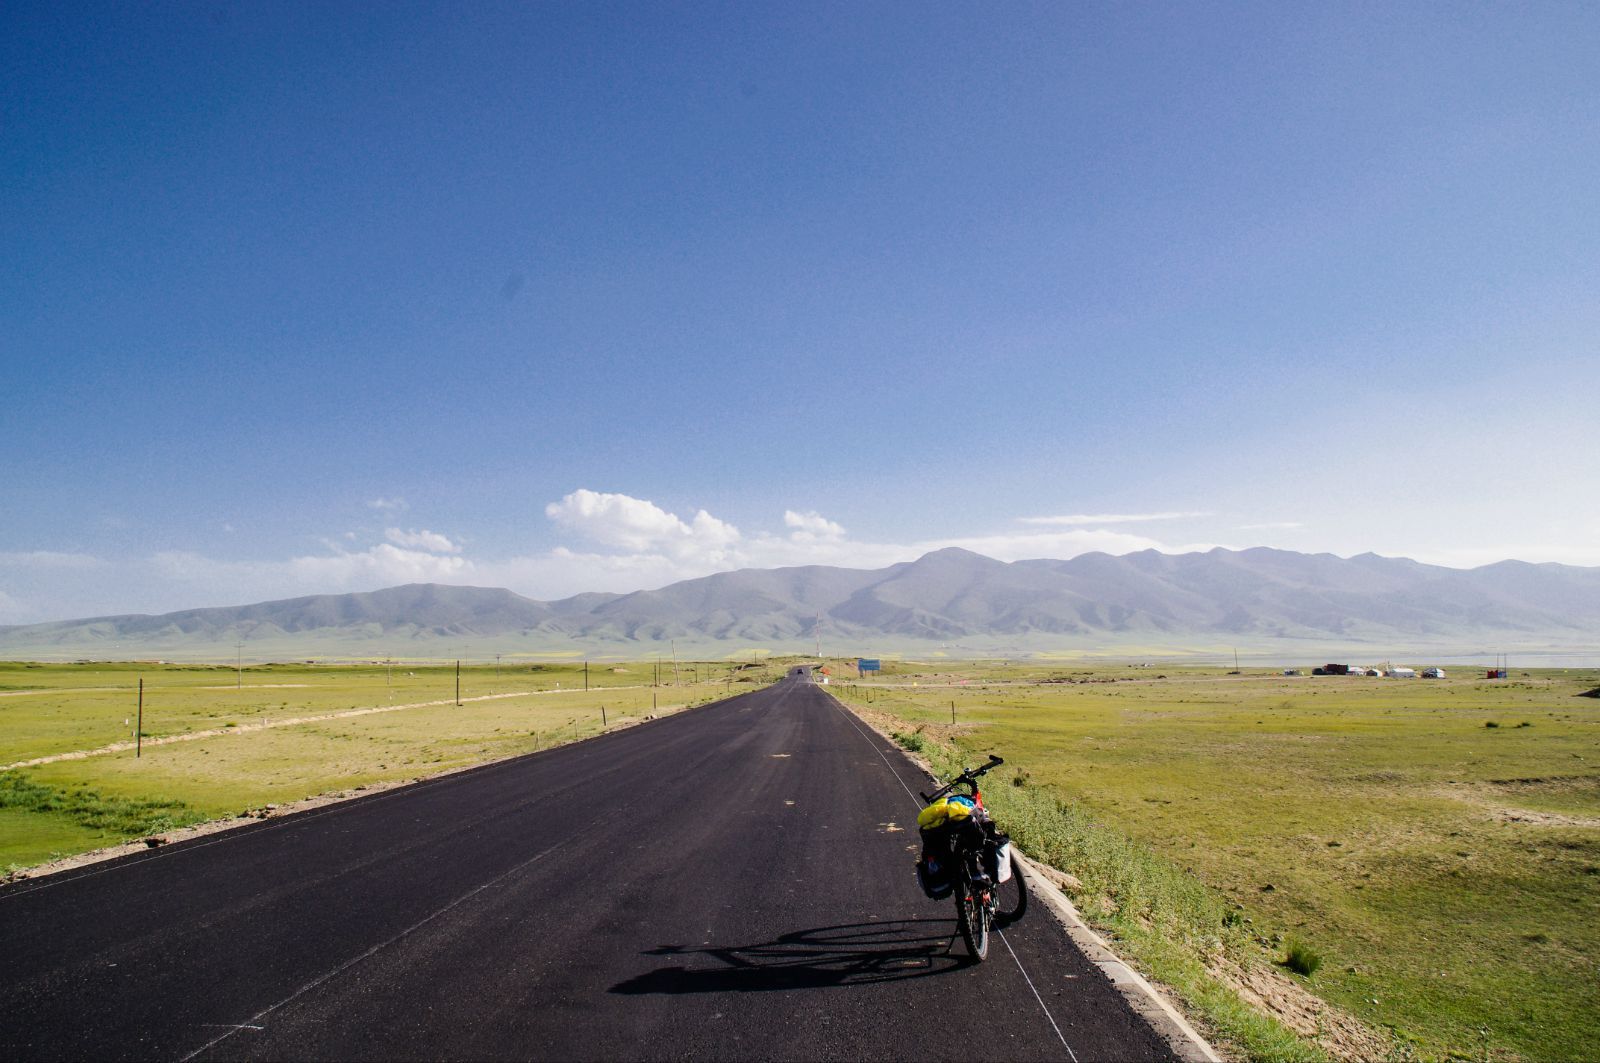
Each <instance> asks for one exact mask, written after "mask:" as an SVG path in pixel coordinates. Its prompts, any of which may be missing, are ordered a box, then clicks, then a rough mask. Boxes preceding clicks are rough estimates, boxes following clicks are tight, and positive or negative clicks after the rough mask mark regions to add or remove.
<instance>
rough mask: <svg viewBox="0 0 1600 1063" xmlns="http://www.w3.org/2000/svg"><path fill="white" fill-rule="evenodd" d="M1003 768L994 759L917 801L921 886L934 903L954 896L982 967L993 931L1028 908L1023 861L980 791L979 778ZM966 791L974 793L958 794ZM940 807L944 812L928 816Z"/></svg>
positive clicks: (972, 951)
mask: <svg viewBox="0 0 1600 1063" xmlns="http://www.w3.org/2000/svg"><path fill="white" fill-rule="evenodd" d="M1004 763H1005V761H1004V760H1002V759H1001V758H999V757H997V756H994V755H993V754H991V755H990V757H989V762H988V763H987V764H985V765H983V766H982V767H979V768H966V769H964V770H963V771H962V772H961V774H960V775H957V776H956V777H955V778H954V779H952V780H950V782H948V783H946V784H945V785H944V786H941V787H940V788H939V789H937V790H935V791H934V792H933V793H931V794H918V795H917V796H919V797H921V798H922V802H923V804H924V805H925V806H927V807H926V808H924V809H923V811H922V813H921V814H920V815H919V816H918V818H917V826H918V827H919V828H921V832H922V844H923V851H922V856H921V858H920V859H919V860H918V861H917V881H918V883H919V884H920V885H921V886H922V891H923V892H924V893H925V894H926V895H927V896H928V897H930V898H933V899H934V900H940V899H943V898H944V897H946V896H950V895H954V897H955V900H956V927H957V929H959V930H960V932H961V939H962V940H963V941H964V942H965V943H966V946H967V952H968V953H969V954H970V955H971V956H972V958H973V960H974V961H976V962H980V963H981V962H982V961H983V960H984V958H985V957H987V956H988V955H989V931H990V929H991V928H992V929H995V930H999V929H1002V928H1003V927H1006V926H1009V925H1010V924H1012V923H1014V922H1016V921H1017V920H1018V919H1021V918H1022V915H1023V913H1024V912H1025V911H1027V908H1028V888H1027V885H1026V884H1025V883H1024V881H1023V878H1022V862H1021V859H1020V858H1019V857H1018V856H1017V854H1016V853H1015V852H1013V851H1012V850H1011V839H1010V838H1009V837H1008V836H1006V835H1005V834H1002V833H1000V831H999V830H998V829H996V827H995V825H994V820H993V819H992V818H990V816H989V813H988V811H987V810H986V809H985V808H984V807H983V794H982V793H981V792H980V791H979V789H978V778H979V776H982V775H985V774H987V773H988V772H990V771H992V770H994V769H995V768H997V767H999V766H1000V765H1001V764H1004ZM963 786H964V787H966V788H967V790H969V791H970V793H966V794H963V793H960V792H958V788H959V787H963ZM938 805H943V806H944V808H943V811H942V812H941V813H936V814H934V815H932V816H930V815H929V811H930V810H931V809H933V808H935V806H938ZM925 819H926V820H927V821H928V822H927V823H926V824H925V823H924V820H925Z"/></svg>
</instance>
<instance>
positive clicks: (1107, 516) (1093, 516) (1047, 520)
mask: <svg viewBox="0 0 1600 1063" xmlns="http://www.w3.org/2000/svg"><path fill="white" fill-rule="evenodd" d="M1209 516H1211V514H1210V513H1206V512H1199V511H1193V510H1186V511H1181V512H1180V511H1172V512H1167V513H1069V514H1067V515H1065V516H1060V517H1018V518H1017V520H1018V522H1019V523H1022V524H1046V525H1057V526H1061V527H1072V526H1075V525H1083V524H1135V523H1138V522H1140V521H1146V520H1184V519H1187V518H1191V517H1209Z"/></svg>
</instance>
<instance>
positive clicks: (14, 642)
mask: <svg viewBox="0 0 1600 1063" xmlns="http://www.w3.org/2000/svg"><path fill="white" fill-rule="evenodd" d="M1597 632H1600V568H1579V567H1574V566H1570V565H1556V564H1529V563H1526V562H1520V561H1503V562H1500V563H1498V564H1494V565H1486V566H1483V567H1482V568H1476V569H1469V570H1461V569H1451V568H1443V567H1440V566H1435V565H1425V564H1422V563H1420V562H1417V561H1411V560H1408V559H1405V558H1389V557H1379V556H1377V555H1376V554H1361V555H1359V556H1356V557H1351V558H1341V557H1336V556H1334V555H1332V554H1301V553H1295V552H1292V551H1286V550H1273V549H1267V548H1264V547H1263V548H1256V549H1250V550H1240V551H1232V550H1224V549H1215V550H1210V551H1207V552H1204V553H1191V554H1177V555H1172V554H1162V553H1158V552H1156V551H1153V550H1146V551H1143V552H1140V553H1134V554H1126V555H1122V556H1113V555H1109V554H1102V553H1092V554H1083V555H1081V556H1078V557H1075V558H1072V559H1070V560H1065V561H1058V560H1046V559H1041V560H1032V561H1015V562H1010V563H1007V562H1002V561H996V560H994V559H993V558H989V557H984V556H982V555H981V554H975V553H972V552H971V551H967V550H960V549H953V548H952V549H946V550H938V551H935V552H933V553H930V554H926V555H924V556H923V557H921V558H918V559H917V560H915V561H909V562H902V563H900V564H896V565H890V566H889V567H887V568H882V569H871V570H867V569H848V568H834V567H829V566H821V565H813V566H805V567H798V568H779V569H745V570H741V571H737V572H722V573H717V574H716V575H712V576H706V577H703V578H700V579H692V580H685V581H683V582H680V583H674V584H672V585H670V586H667V587H663V588H660V589H659V590H650V591H637V592H635V593H632V594H581V595H577V596H575V597H572V598H567V599H563V600H561V601H555V602H541V601H536V600H534V599H531V598H525V597H523V596H522V595H519V594H515V593H513V592H512V591H509V590H504V589H499V588H487V587H460V586H445V585H440V584H410V585H407V586H403V587H391V588H388V589H386V590H380V591H368V592H362V593H354V594H324V595H313V596H310V597H304V598H291V599H285V600H282V601H272V602H260V603H257V604H254V605H244V606H235V607H222V608H209V609H189V610H183V611H180V612H175V613H165V614H162V615H159V616H144V615H130V616H109V617H95V618H91V619H86V620H70V621H60V622H56V623H49V624H32V625H26V626H18V627H4V628H0V654H12V655H15V654H18V653H26V652H51V653H63V652H83V653H93V654H97V655H105V654H107V653H110V652H114V651H115V652H122V653H136V652H142V651H150V652H160V651H168V650H184V649H186V650H192V651H197V652H198V651H199V650H202V649H204V648H205V647H208V646H209V647H213V648H215V647H217V646H219V645H222V644H227V645H229V646H231V645H232V644H233V642H234V641H235V640H241V641H243V642H245V643H246V645H247V646H250V647H252V648H257V647H259V648H262V649H265V648H267V647H268V646H269V645H270V646H282V647H287V646H304V647H305V651H304V652H313V651H315V650H321V651H324V652H338V651H340V650H344V651H348V652H375V651H377V650H378V649H380V648H382V649H383V650H384V652H395V653H405V652H408V649H409V652H412V653H418V654H426V653H428V652H430V651H429V650H428V649H426V648H424V647H427V646H429V645H430V644H434V645H436V644H437V643H439V642H454V643H457V644H465V645H468V646H474V645H477V646H487V645H490V644H492V645H493V646H497V647H498V646H505V647H516V648H527V649H529V650H545V651H550V650H553V649H560V648H566V647H579V646H581V647H583V648H589V647H595V648H601V649H608V651H609V652H626V648H627V647H633V648H635V649H640V648H643V647H646V646H648V647H649V648H650V649H651V651H652V652H653V650H654V648H655V647H656V646H657V644H664V643H666V642H668V641H670V640H676V641H679V642H682V643H684V644H685V645H686V646H687V645H699V646H705V645H718V644H726V643H741V644H750V643H754V644H758V645H762V646H775V647H790V648H801V647H803V646H805V645H809V644H812V643H813V642H814V640H816V639H817V638H819V637H820V638H822V639H824V640H826V641H828V642H830V643H832V644H834V645H836V646H837V645H838V644H839V643H840V642H841V641H845V642H849V643H850V644H852V645H859V646H863V647H872V646H878V645H886V644H892V645H896V646H900V645H909V646H915V645H926V644H934V643H936V644H961V643H971V644H972V645H973V647H974V648H982V649H991V650H992V649H995V648H1004V647H1014V648H1017V649H1028V648H1039V647H1048V646H1059V647H1060V648H1062V649H1070V648H1071V647H1073V646H1081V645H1091V644H1093V645H1102V644H1105V645H1111V644H1119V643H1138V644H1141V645H1150V644H1166V645H1177V644H1181V643H1184V642H1186V641H1191V642H1192V641H1194V640H1197V639H1200V640H1209V641H1211V642H1219V641H1221V642H1229V641H1231V642H1239V641H1245V642H1250V641H1252V640H1257V641H1259V640H1274V641H1275V640H1297V641H1312V642H1346V643H1349V642H1357V643H1362V642H1386V641H1387V642H1393V641H1395V640H1402V641H1408V642H1412V643H1416V642H1426V643H1439V642H1445V641H1450V640H1462V639H1474V640H1478V639H1508V638H1509V639H1514V640H1516V641H1519V642H1524V643H1526V642H1530V641H1533V642H1536V641H1540V640H1543V641H1546V642H1549V643H1552V644H1562V645H1567V644H1579V643H1582V642H1585V641H1600V640H1596V634H1597Z"/></svg>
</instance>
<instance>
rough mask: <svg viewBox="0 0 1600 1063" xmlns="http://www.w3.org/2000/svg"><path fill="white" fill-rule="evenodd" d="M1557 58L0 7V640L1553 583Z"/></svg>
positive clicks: (1572, 359) (1246, 40)
mask: <svg viewBox="0 0 1600 1063" xmlns="http://www.w3.org/2000/svg"><path fill="white" fill-rule="evenodd" d="M1596 55H1600V8H1596V7H1594V6H1593V5H1585V4H1529V5H1510V4H1501V5H1487V4H1460V5H1437V4H1428V5H1420V4H1418V5H1395V4H1383V5H1377V4H1374V5H1363V4H1339V5H1318V6H1313V5H1286V4H1278V3H1264V4H1231V5H1199V4H1185V5H1152V4H1146V5H1131V4H1110V5H1091V4H1070V5H1067V4H1039V5H1027V4H1007V5H998V6H996V5H970V4H948V5H939V6H933V7H929V6H927V5H892V4H870V5H859V4H855V5H845V4H840V5H820V4H809V5H779V4H728V5H711V4H694V5H661V4H638V5H626V4H625V5H614V4H598V3H584V4H570V5H558V4H517V5H505V6H497V5H492V4H473V5H415V4H406V5H402V4H386V5H355V4H345V5H299V6H293V5H286V4H280V5H264V4H256V5H244V4H230V3H211V4H206V5H201V4H169V5H157V6H150V5H117V4H98V5H96V4H86V5H51V4H33V3H13V4H9V5H6V7H5V9H4V11H3V12H0V61H3V64H4V67H3V68H4V69H5V70H6V71H7V72H8V73H7V76H6V77H5V78H4V79H3V80H0V123H3V127H0V128H3V134H4V135H3V137H0V190H3V200H4V203H5V208H4V209H3V210H0V248H3V250H4V253H5V259H6V260H7V263H8V268H7V270H6V275H7V277H8V279H7V280H6V281H5V282H4V283H0V322H3V324H4V327H3V330H0V363H3V366H4V381H5V389H4V390H5V395H4V400H3V402H0V468H3V470H4V474H3V475H0V623H5V622H28V621H34V620H43V619H54V618H63V617H68V616H81V615H86V614H90V613H102V612H124V611H128V612H140V611H160V610H165V609H172V608H180V607H185V606H191V605H212V604H228V603H234V602H242V601H249V600H257V599H262V598H271V597H285V596H290V595H295V594H304V593H313V592H317V591H341V590H350V589H368V588H372V587H379V586H386V585H391V584H394V583H400V582H407V581H410V580H413V579H438V580H441V581H446V582H462V583H479V584H492V585H504V586H511V587H513V588H514V589H516V590H519V591H521V592H523V593H527V594H531V595H533V596H536V597H546V598H548V597H557V596H561V595H565V594H570V593H574V592H577V591H580V590H589V589H609V590H625V589H632V588H635V587H639V586H648V585H653V584H660V583H664V582H668V581H669V580H671V579H674V578H680V577H682V576H687V575H697V574H701V573H704V572H708V571H714V570H716V569H719V568H727V567H737V566H741V565H747V564H756V565H767V564H795V563H805V562H808V561H818V562H824V563H838V564H860V565H876V564H882V563H888V562H889V561H893V560H899V559H903V558H906V557H911V556H916V554H917V552H919V551H920V550H922V549H925V548H928V547H931V546H937V545H944V544H948V543H960V544H964V545H968V546H971V547H972V548H974V549H979V550H982V551H984V552H988V553H991V554H993V555H994V556H1001V557H1005V558H1008V559H1010V558H1016V557H1024V556H1068V555H1070V554H1072V553H1077V552H1080V551H1082V550H1085V549H1109V550H1114V551H1125V550H1129V549H1140V548H1147V547H1154V548H1159V549H1167V550H1183V549H1189V548H1197V547H1198V548H1204V547H1208V546H1212V545H1225V546H1235V547H1238V546H1251V545H1272V546H1280V547H1284V548H1289V549H1299V550H1308V551H1310V550H1329V551H1333V552H1336V553H1340V554H1354V553H1359V552H1362V551H1366V550H1374V551H1377V552H1380V553H1386V554H1400V555H1406V556H1412V557H1418V558H1421V559H1423V560H1429V561H1435V562H1440V563H1446V564H1455V565H1473V564H1480V563H1485V562H1489V561H1494V560H1498V559H1500V558H1504V557H1520V558H1524V559H1527V560H1535V561H1563V562H1567V563H1574V564H1600V490H1597V488H1600V457H1597V454H1600V448H1597V447H1596V446H1595V440H1596V437H1597V435H1600V432H1597V429H1600V417H1597V416H1596V413H1595V407H1594V395H1595V394H1596V392H1597V386H1600V343H1597V337H1600V270H1597V260H1600V76H1597V73H1600V70H1597V65H1596V60H1595V56H1596ZM698 514H703V516H698V517H697V515H698Z"/></svg>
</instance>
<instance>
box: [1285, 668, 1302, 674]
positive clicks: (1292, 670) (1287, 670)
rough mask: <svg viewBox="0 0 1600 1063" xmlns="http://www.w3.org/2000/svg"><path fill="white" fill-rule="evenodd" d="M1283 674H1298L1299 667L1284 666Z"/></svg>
mask: <svg viewBox="0 0 1600 1063" xmlns="http://www.w3.org/2000/svg"><path fill="white" fill-rule="evenodd" d="M1283 674H1284V675H1299V674H1300V669H1298V668H1285V669H1284V670H1283Z"/></svg>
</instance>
